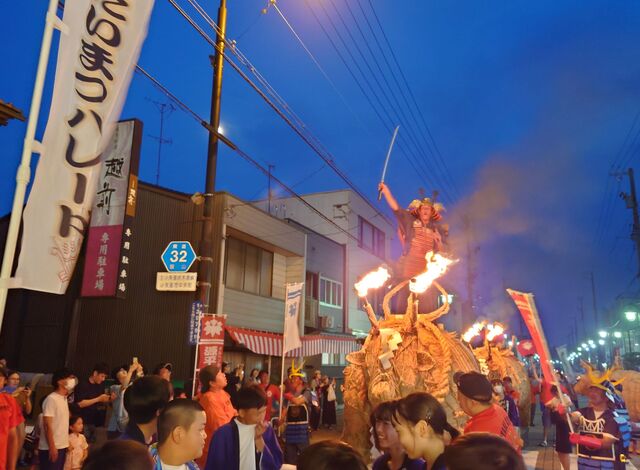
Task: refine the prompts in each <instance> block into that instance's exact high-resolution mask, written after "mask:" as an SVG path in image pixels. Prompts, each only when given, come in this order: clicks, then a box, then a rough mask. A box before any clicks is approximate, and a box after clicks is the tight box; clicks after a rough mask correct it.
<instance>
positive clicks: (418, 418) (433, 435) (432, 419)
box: [393, 393, 460, 470]
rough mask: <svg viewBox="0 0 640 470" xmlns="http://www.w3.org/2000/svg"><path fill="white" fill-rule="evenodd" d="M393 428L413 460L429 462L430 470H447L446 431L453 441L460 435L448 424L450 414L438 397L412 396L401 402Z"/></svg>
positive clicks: (419, 394) (394, 416)
mask: <svg viewBox="0 0 640 470" xmlns="http://www.w3.org/2000/svg"><path fill="white" fill-rule="evenodd" d="M393 425H394V427H395V429H396V431H397V433H398V437H399V439H400V443H401V444H402V446H403V447H404V449H405V450H406V451H407V455H408V456H409V457H410V458H412V459H418V458H423V459H424V460H426V462H427V466H426V469H427V470H445V469H446V467H445V463H444V449H445V431H446V432H447V433H448V434H449V435H450V436H451V438H452V439H453V438H456V437H458V435H459V434H460V433H459V432H458V431H457V430H456V429H455V428H454V427H453V426H451V425H450V424H449V423H448V422H447V414H446V413H445V411H444V408H443V407H442V405H441V404H440V402H438V400H437V399H436V398H434V397H433V396H432V395H429V394H428V393H412V394H410V395H407V396H406V397H404V398H403V399H401V400H399V401H398V402H397V405H396V410H395V413H394V415H393Z"/></svg>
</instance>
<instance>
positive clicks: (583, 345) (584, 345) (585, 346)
mask: <svg viewBox="0 0 640 470" xmlns="http://www.w3.org/2000/svg"><path fill="white" fill-rule="evenodd" d="M580 346H582V347H583V348H584V349H589V347H588V346H587V345H586V343H582V344H581V345H580Z"/></svg>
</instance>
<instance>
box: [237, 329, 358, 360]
mask: <svg viewBox="0 0 640 470" xmlns="http://www.w3.org/2000/svg"><path fill="white" fill-rule="evenodd" d="M225 329H226V330H227V332H228V333H229V336H231V339H233V341H235V342H236V343H238V344H241V345H243V346H244V347H245V348H247V349H248V350H250V351H251V352H254V353H256V354H260V355H265V356H280V355H281V354H282V335H279V334H277V333H271V332H268V331H258V330H250V329H246V328H238V327H235V326H225ZM301 340H302V347H301V348H298V349H294V350H292V351H289V352H288V353H287V357H300V356H302V357H308V356H317V355H319V354H322V353H328V354H349V353H350V352H353V351H358V350H359V349H360V344H358V343H357V342H356V338H354V337H353V336H338V335H326V334H320V335H307V336H302V337H301Z"/></svg>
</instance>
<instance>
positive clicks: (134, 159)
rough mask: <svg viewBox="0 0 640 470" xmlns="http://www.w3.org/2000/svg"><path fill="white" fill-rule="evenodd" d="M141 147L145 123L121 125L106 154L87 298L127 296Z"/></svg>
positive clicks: (91, 236)
mask: <svg viewBox="0 0 640 470" xmlns="http://www.w3.org/2000/svg"><path fill="white" fill-rule="evenodd" d="M141 142H142V123H141V122H140V121H138V120H130V121H122V122H119V123H118V125H117V127H116V129H115V131H114V133H113V136H112V138H111V142H110V144H109V146H108V147H107V149H106V150H105V152H104V153H103V157H102V158H103V161H102V168H101V171H100V177H99V179H98V187H97V188H96V191H95V192H96V194H95V198H94V201H93V209H92V211H91V225H90V227H89V233H88V235H87V249H86V252H85V262H84V275H83V278H82V291H81V295H82V296H83V297H113V296H116V297H119V298H124V297H125V295H126V291H127V279H128V278H129V274H128V269H129V262H130V256H129V254H130V252H131V241H132V240H131V234H132V232H131V225H132V222H133V216H134V215H135V199H136V198H135V186H136V185H137V173H138V163H139V161H140V144H141ZM132 188H133V189H134V196H133V197H131V196H130V192H131V190H132ZM125 232H126V233H125ZM123 236H124V240H123Z"/></svg>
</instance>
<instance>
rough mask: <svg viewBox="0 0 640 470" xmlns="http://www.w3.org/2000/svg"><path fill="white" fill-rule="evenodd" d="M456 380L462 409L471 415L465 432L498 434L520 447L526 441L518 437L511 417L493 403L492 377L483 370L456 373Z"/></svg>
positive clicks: (514, 445) (454, 377)
mask: <svg viewBox="0 0 640 470" xmlns="http://www.w3.org/2000/svg"><path fill="white" fill-rule="evenodd" d="M453 380H454V382H455V384H456V385H457V387H458V403H459V404H460V408H462V411H464V412H465V413H466V414H467V415H469V421H467V424H466V425H465V427H464V434H467V433H471V432H488V433H490V434H496V435H498V436H500V437H502V438H503V439H505V440H507V441H508V442H509V443H510V444H511V445H512V446H513V447H515V448H516V449H517V450H520V449H521V448H522V440H521V439H520V437H518V433H517V432H516V430H515V428H514V427H513V424H511V420H510V419H509V416H508V415H507V413H506V412H505V411H504V410H503V409H502V408H501V407H500V406H499V405H497V404H495V403H493V395H492V392H493V388H492V387H491V383H490V382H489V379H487V378H486V377H485V376H484V375H482V374H481V373H479V372H466V373H464V372H456V374H455V375H454V376H453Z"/></svg>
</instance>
